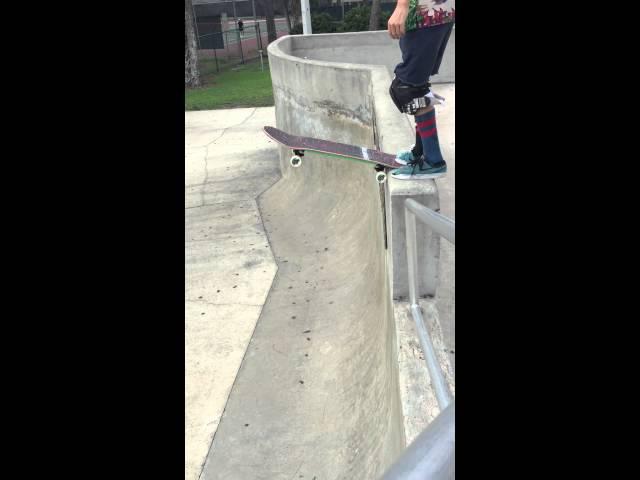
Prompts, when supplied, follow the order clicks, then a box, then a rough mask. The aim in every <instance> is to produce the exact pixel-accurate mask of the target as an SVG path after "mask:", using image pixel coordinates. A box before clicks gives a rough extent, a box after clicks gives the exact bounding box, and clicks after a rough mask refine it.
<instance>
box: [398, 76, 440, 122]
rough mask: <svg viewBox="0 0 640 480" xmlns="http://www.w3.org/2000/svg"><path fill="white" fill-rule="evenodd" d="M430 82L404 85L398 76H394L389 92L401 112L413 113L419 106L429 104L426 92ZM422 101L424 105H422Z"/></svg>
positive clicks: (422, 106)
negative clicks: (416, 85)
mask: <svg viewBox="0 0 640 480" xmlns="http://www.w3.org/2000/svg"><path fill="white" fill-rule="evenodd" d="M430 86H431V84H429V83H425V84H424V85H420V86H418V87H414V86H412V85H406V84H404V83H402V82H401V81H400V80H398V78H394V79H393V81H392V82H391V87H389V94H390V95H391V99H392V100H393V103H395V105H396V107H397V108H398V110H400V112H401V113H408V114H410V115H413V114H415V113H416V112H417V111H418V110H419V109H420V108H425V107H428V106H429V105H430V103H429V99H428V98H427V94H428V93H429V87H430ZM423 103H424V105H422V104H423Z"/></svg>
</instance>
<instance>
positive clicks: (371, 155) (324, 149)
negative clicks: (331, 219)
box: [264, 126, 404, 183]
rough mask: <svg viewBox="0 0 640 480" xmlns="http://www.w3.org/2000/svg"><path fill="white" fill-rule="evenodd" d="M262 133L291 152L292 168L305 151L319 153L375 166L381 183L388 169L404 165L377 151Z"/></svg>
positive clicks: (268, 129)
mask: <svg viewBox="0 0 640 480" xmlns="http://www.w3.org/2000/svg"><path fill="white" fill-rule="evenodd" d="M264 133H265V134H266V135H267V136H268V137H269V138H271V139H272V140H275V141H276V142H278V143H279V144H281V145H284V146H285V147H288V148H290V149H291V150H293V154H294V155H293V156H292V157H291V159H290V160H289V162H290V163H291V166H292V167H299V166H300V165H301V164H302V157H303V156H304V152H305V151H310V152H315V153H320V154H322V155H328V156H332V157H340V158H346V159H348V160H356V161H360V162H366V163H369V164H372V165H375V166H376V170H377V171H378V174H377V175H376V178H377V180H378V181H379V182H380V183H382V182H384V181H385V180H386V172H385V171H384V170H386V169H389V168H400V167H403V166H404V165H401V164H400V163H397V162H396V160H395V158H396V156H395V155H391V154H389V153H384V152H381V151H379V150H372V149H370V148H365V147H359V146H356V145H348V144H346V143H338V142H332V141H330V140H320V139H318V138H311V137H301V136H298V135H291V134H288V133H286V132H283V131H282V130H280V129H278V128H275V127H269V126H267V127H264Z"/></svg>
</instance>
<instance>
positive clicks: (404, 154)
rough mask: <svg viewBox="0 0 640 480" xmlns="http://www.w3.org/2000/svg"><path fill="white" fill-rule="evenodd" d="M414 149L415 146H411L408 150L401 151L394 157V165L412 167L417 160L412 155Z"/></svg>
mask: <svg viewBox="0 0 640 480" xmlns="http://www.w3.org/2000/svg"><path fill="white" fill-rule="evenodd" d="M414 148H415V145H411V147H410V148H409V150H401V151H400V153H398V154H397V155H396V163H399V164H400V165H413V164H414V163H416V162H418V161H419V159H418V158H416V157H415V155H414V154H413V149H414Z"/></svg>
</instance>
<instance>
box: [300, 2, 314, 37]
mask: <svg viewBox="0 0 640 480" xmlns="http://www.w3.org/2000/svg"><path fill="white" fill-rule="evenodd" d="M300 10H301V12H300V13H301V14H302V33H303V34H304V35H311V34H312V33H313V32H312V31H311V10H310V8H309V0H300Z"/></svg>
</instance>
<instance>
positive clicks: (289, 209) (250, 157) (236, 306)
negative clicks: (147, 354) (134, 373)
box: [185, 85, 455, 480]
mask: <svg viewBox="0 0 640 480" xmlns="http://www.w3.org/2000/svg"><path fill="white" fill-rule="evenodd" d="M434 90H436V92H438V93H440V94H442V95H443V96H445V97H446V98H447V101H448V103H449V107H448V108H447V110H446V111H445V110H443V114H442V115H440V116H439V117H438V122H439V131H440V140H441V143H442V145H443V151H444V154H445V157H446V160H447V161H448V164H449V175H448V177H446V178H445V179H442V180H439V181H438V187H439V190H440V196H441V212H442V213H443V214H445V215H447V216H450V217H455V201H454V181H455V155H454V154H455V148H454V146H455V140H454V135H453V125H454V118H453V112H454V104H455V89H454V85H436V86H435V87H434ZM264 125H275V112H274V108H273V107H267V108H253V109H234V110H216V111H205V112H189V113H186V114H185V128H186V144H185V169H186V185H185V277H186V283H185V297H186V305H185V331H186V341H185V342H186V345H185V351H186V362H185V365H186V366H185V369H186V371H185V374H186V386H185V387H186V388H185V402H186V412H185V420H186V432H185V442H186V465H185V480H196V479H199V478H202V479H214V478H238V479H240V478H242V479H251V478H270V479H271V478H283V479H285V478H286V479H289V478H309V479H311V478H313V477H314V475H315V476H317V478H318V479H320V478H343V477H340V475H341V473H340V472H346V471H348V468H353V467H350V466H352V465H358V463H357V461H358V459H359V458H362V456H363V455H365V456H366V455H367V454H371V455H374V454H375V451H374V450H370V451H367V449H376V448H380V447H379V446H376V445H375V444H373V443H371V444H369V443H368V442H367V440H366V438H368V436H370V435H371V434H372V432H374V431H375V429H380V428H386V429H393V428H394V426H393V425H392V424H391V423H393V422H395V420H396V419H397V414H398V408H399V406H398V405H395V404H394V403H393V401H388V400H387V397H386V396H385V391H384V390H385V389H388V388H393V387H392V384H390V383H388V382H389V381H390V380H392V379H388V378H385V379H384V381H383V382H381V383H375V382H373V383H372V382H371V381H370V380H371V379H372V378H374V379H377V378H378V376H377V375H378V374H375V375H376V376H374V377H367V376H366V375H369V374H370V373H371V372H361V368H358V369H357V370H355V371H351V370H348V369H345V366H346V365H349V364H357V362H355V359H362V361H364V362H365V363H364V364H367V363H371V364H374V365H375V364H376V362H378V363H379V362H380V361H381V360H384V361H386V360H388V356H389V353H390V351H391V349H390V346H389V344H388V343H385V341H386V340H385V339H386V338H388V337H389V335H388V332H387V331H386V329H387V328H389V327H388V325H386V324H376V323H374V324H368V323H362V321H363V320H362V319H363V318H374V319H375V318H376V312H377V311H379V310H381V309H382V310H385V309H389V308H390V306H389V305H385V304H384V302H382V303H380V301H381V300H380V299H381V298H385V295H384V293H383V292H379V291H378V292H376V291H372V292H366V291H362V290H358V289H357V288H356V287H357V285H359V284H362V282H358V281H356V282H354V281H353V280H354V279H356V280H357V278H358V276H362V278H363V279H364V278H368V279H372V282H373V279H374V278H376V277H379V276H380V275H381V272H382V270H380V268H381V267H380V266H381V265H383V262H381V261H380V258H378V257H377V253H376V251H375V249H369V250H364V251H362V249H361V248H354V249H351V248H349V247H347V246H348V245H352V246H362V245H365V244H366V243H365V238H367V237H365V236H363V234H364V233H365V232H370V231H371V227H372V226H374V227H375V225H376V217H375V214H374V212H373V210H374V209H373V208H372V209H371V212H369V211H366V210H365V211H362V212H353V211H350V209H345V208H343V207H344V205H345V204H348V202H349V201H350V197H349V196H348V195H347V196H344V194H342V195H337V194H332V192H327V191H324V192H323V191H322V185H321V184H317V185H315V186H314V185H306V186H305V188H304V189H303V190H300V188H299V186H298V187H296V188H294V189H292V188H291V187H290V186H289V187H288V186H287V185H286V183H287V182H280V183H278V180H279V179H280V177H281V174H280V166H279V153H278V149H277V147H276V146H275V144H273V143H272V142H270V141H269V140H268V139H267V137H266V136H265V135H263V134H262V132H261V129H262V126H264ZM349 165H351V164H349ZM303 168H304V167H303ZM349 168H351V167H349ZM353 168H354V170H349V172H350V173H349V175H352V176H353V178H354V179H358V178H360V176H361V174H360V173H359V172H360V171H359V170H357V168H360V166H356V167H353ZM321 181H322V179H318V182H321ZM271 187H273V188H271ZM320 193H322V194H320ZM334 193H335V192H334ZM357 193H358V192H357V191H356V192H355V194H357ZM282 202H291V203H287V204H285V205H283V204H282ZM369 235H370V234H369V233H367V236H369ZM369 241H370V242H373V243H375V239H374V238H370V237H369ZM344 242H346V243H344ZM442 243H443V246H442V252H441V271H440V278H441V286H440V288H439V290H438V295H437V297H436V305H437V308H438V310H439V318H440V323H441V328H442V330H443V336H444V340H445V344H446V348H447V349H450V350H455V324H454V309H453V304H454V296H455V295H454V289H453V282H454V278H455V276H454V253H455V250H454V249H453V248H452V247H450V246H448V245H447V244H446V243H447V242H446V241H443V242H442ZM335 247H338V248H339V250H336V248H335ZM362 312H365V313H366V314H365V315H364V316H363V313H362ZM371 330H374V331H376V330H379V331H380V336H379V337H375V341H374V342H373V343H371V344H367V343H362V339H363V338H365V337H364V332H367V333H366V334H367V335H369V334H370V331H371ZM384 350H387V351H384ZM380 355H382V357H379V356H380ZM453 360H454V359H453V354H451V361H452V363H453ZM340 370H344V371H343V372H342V373H341V372H340ZM374 373H375V372H374ZM363 375H364V376H363ZM381 378H382V377H381ZM361 388H365V389H367V390H369V391H371V389H373V391H374V392H378V393H376V394H375V395H373V396H372V397H371V398H370V399H368V398H365V397H363V396H362V390H361ZM369 401H372V402H379V403H380V406H381V409H384V410H385V411H388V415H387V417H388V420H389V422H391V423H390V424H389V425H382V426H380V425H378V422H379V419H369V418H365V417H360V416H359V415H358V412H359V411H360V408H359V407H360V406H361V405H360V403H361V402H369ZM389 402H390V403H389ZM316 404H317V405H316ZM314 405H316V407H317V408H316V407H314ZM363 406H366V405H364V404H363ZM354 407H355V408H354ZM371 421H373V422H374V423H372V426H371V427H370V428H369V429H366V428H362V426H363V425H365V424H368V422H371ZM362 435H364V436H362ZM390 437H391V438H396V437H394V435H391V436H390ZM385 438H386V437H385ZM394 441H396V443H400V442H401V439H400V438H399V437H398V438H397V439H396V440H394ZM315 452H322V454H321V455H315V454H314V453H315ZM328 452H333V453H332V454H330V453H328ZM378 453H379V452H378ZM326 455H333V458H335V461H334V463H335V465H327V461H326V458H327V457H326ZM372 468H373V467H372ZM373 471H374V470H372V472H373ZM342 474H343V473H342ZM292 475H293V476H292ZM360 475H362V473H360ZM352 478H360V477H356V476H354V477H352Z"/></svg>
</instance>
